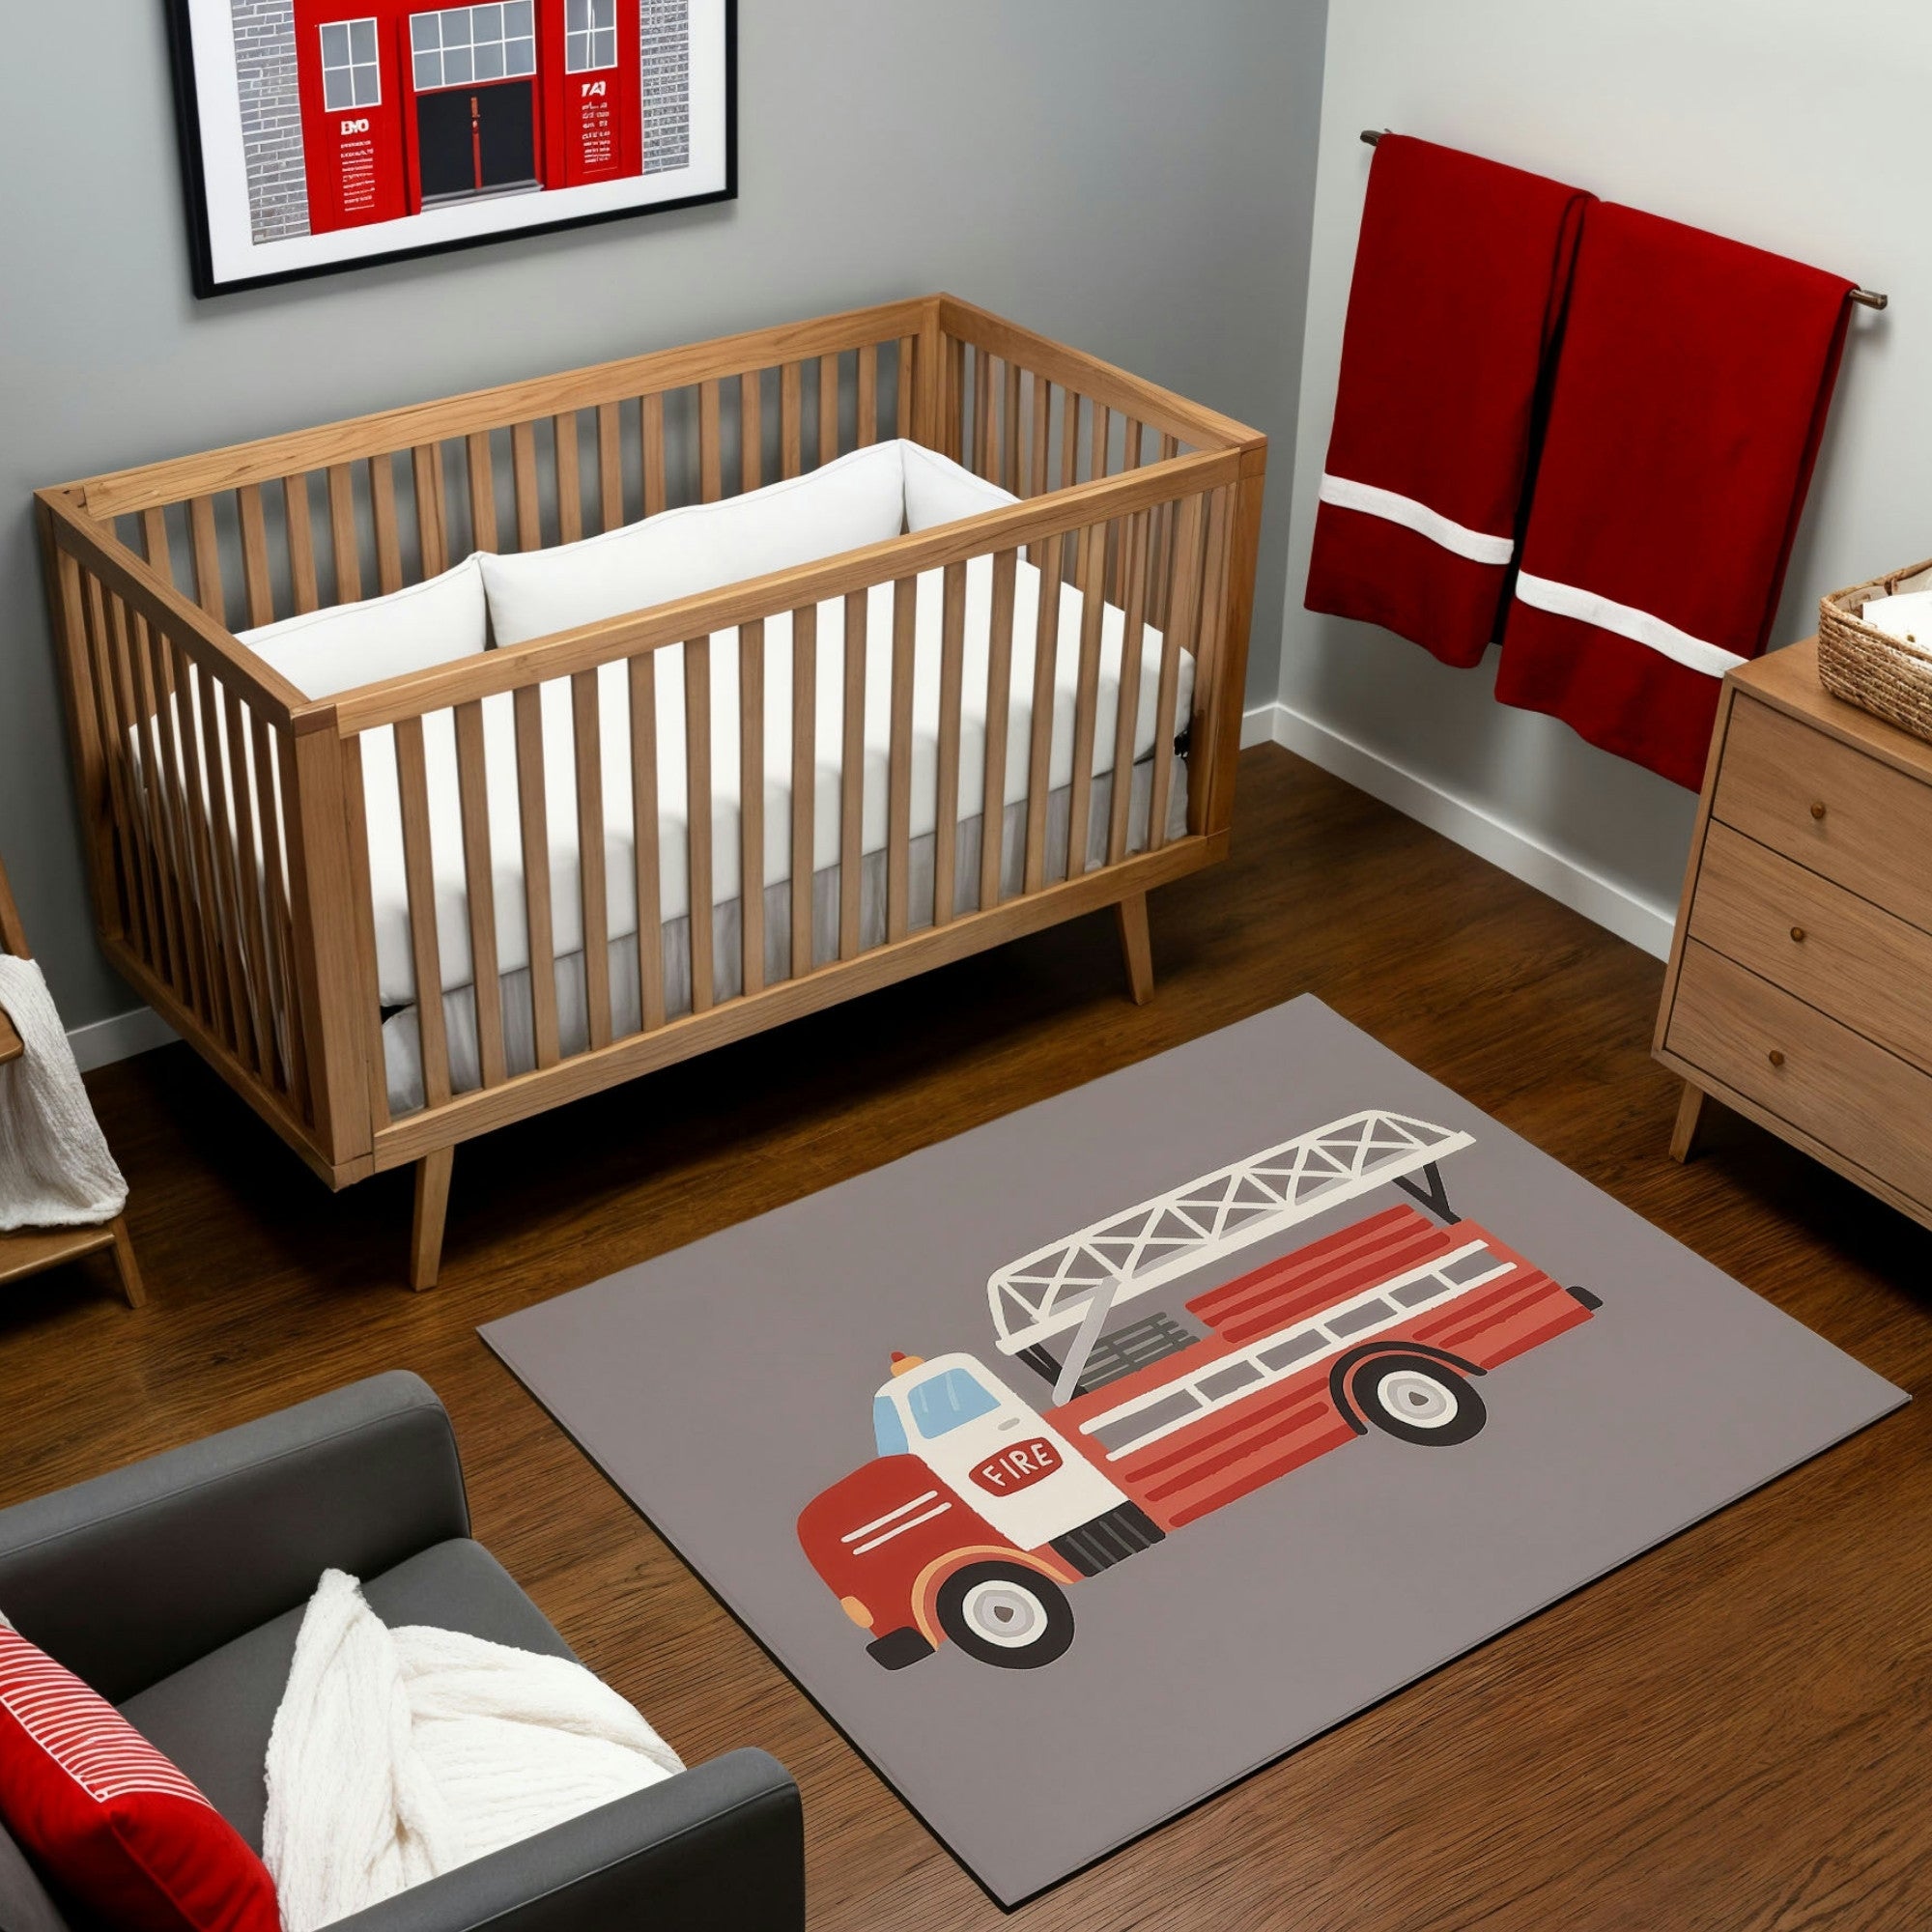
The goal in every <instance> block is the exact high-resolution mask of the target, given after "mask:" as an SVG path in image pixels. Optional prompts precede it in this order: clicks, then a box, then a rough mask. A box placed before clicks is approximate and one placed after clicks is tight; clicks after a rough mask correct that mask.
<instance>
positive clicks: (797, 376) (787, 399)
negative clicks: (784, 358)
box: [779, 362, 805, 477]
mask: <svg viewBox="0 0 1932 1932" xmlns="http://www.w3.org/2000/svg"><path fill="white" fill-rule="evenodd" d="M804 423H805V370H804V367H803V365H802V364H800V363H797V362H787V363H786V364H785V365H784V367H783V368H782V369H781V370H780V371H779V474H780V475H781V477H783V476H796V475H797V474H798V472H799V471H800V469H803V468H804V466H805V442H804V437H805V428H804Z"/></svg>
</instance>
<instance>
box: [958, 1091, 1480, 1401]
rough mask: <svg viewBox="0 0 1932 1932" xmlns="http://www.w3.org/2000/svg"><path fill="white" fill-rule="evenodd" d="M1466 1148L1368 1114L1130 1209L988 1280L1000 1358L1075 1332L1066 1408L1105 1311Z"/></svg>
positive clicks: (1423, 1124) (1457, 1137) (1435, 1132)
mask: <svg viewBox="0 0 1932 1932" xmlns="http://www.w3.org/2000/svg"><path fill="white" fill-rule="evenodd" d="M1474 1145H1475V1138H1474V1136H1473V1135H1471V1134H1466V1133H1463V1132H1461V1131H1459V1130H1453V1129H1451V1128H1448V1127H1438V1126H1434V1125H1432V1124H1431V1123H1430V1122H1427V1121H1418V1120H1414V1119H1411V1118H1410V1117H1409V1116H1408V1115H1406V1114H1391V1113H1387V1112H1384V1111H1382V1110H1381V1109H1378V1108H1371V1109H1369V1110H1368V1111H1366V1112H1364V1113H1360V1114H1350V1115H1349V1116H1348V1118H1347V1119H1345V1120H1340V1121H1331V1122H1328V1123H1327V1124H1326V1125H1325V1126H1321V1127H1315V1128H1311V1129H1310V1130H1309V1131H1308V1132H1307V1133H1304V1134H1297V1135H1295V1137H1294V1138H1293V1140H1287V1141H1283V1142H1282V1143H1281V1144H1280V1145H1279V1146H1278V1147H1271V1148H1264V1149H1263V1150H1262V1151H1261V1152H1259V1153H1254V1154H1250V1155H1248V1156H1247V1158H1246V1159H1244V1160H1237V1161H1234V1162H1232V1163H1230V1165H1228V1166H1227V1167H1221V1168H1216V1169H1215V1170H1214V1172H1213V1173H1212V1174H1204V1175H1202V1176H1201V1177H1200V1178H1199V1179H1195V1180H1190V1181H1188V1182H1186V1183H1185V1184H1184V1185H1183V1186H1180V1187H1176V1188H1172V1189H1170V1190H1169V1191H1168V1192H1167V1193H1165V1194H1161V1195H1156V1196H1155V1197H1154V1198H1153V1199H1152V1200H1149V1201H1139V1202H1136V1203H1135V1204H1134V1206H1133V1207H1131V1208H1123V1209H1122V1210H1121V1212H1119V1213H1117V1214H1110V1215H1108V1216H1107V1218H1106V1219H1105V1220H1102V1221H1095V1222H1094V1223H1093V1224H1092V1225H1091V1226H1090V1227H1086V1228H1082V1229H1081V1230H1079V1232H1078V1233H1077V1234H1072V1235H1067V1236H1065V1237H1063V1238H1062V1239H1060V1240H1057V1241H1051V1242H1049V1243H1048V1244H1047V1245H1046V1246H1045V1247H1042V1248H1037V1249H1035V1250H1034V1252H1033V1253H1032V1254H1030V1255H1022V1256H1021V1257H1020V1258H1019V1259H1018V1260H1017V1261H1011V1262H1009V1263H1008V1264H1006V1266H1005V1267H1002V1268H998V1269H996V1270H995V1271H994V1272H993V1273H992V1274H991V1275H990V1276H989V1277H988V1278H987V1281H986V1299H987V1303H988V1305H989V1306H990V1308H991V1310H992V1317H993V1329H994V1332H995V1334H996V1335H997V1337H998V1346H999V1349H1000V1351H1001V1353H1003V1354H1008V1355H1014V1354H1018V1353H1019V1351H1020V1350H1023V1349H1028V1348H1031V1347H1033V1346H1034V1345H1035V1344H1036V1343H1038V1342H1042V1341H1044V1340H1045V1339H1046V1338H1047V1337H1048V1336H1050V1335H1059V1334H1063V1333H1065V1331H1066V1330H1067V1329H1069V1328H1077V1329H1078V1330H1079V1333H1078V1334H1077V1335H1076V1336H1075V1338H1074V1341H1073V1346H1072V1348H1071V1349H1070V1350H1069V1351H1068V1353H1067V1356H1066V1360H1065V1364H1064V1365H1063V1367H1062V1369H1061V1372H1060V1379H1059V1381H1058V1383H1057V1384H1056V1385H1055V1387H1054V1391H1053V1399H1054V1402H1055V1403H1056V1404H1059V1403H1064V1402H1067V1401H1070V1400H1071V1399H1072V1397H1073V1394H1074V1392H1075V1391H1076V1390H1077V1389H1078V1387H1079V1385H1080V1376H1081V1373H1082V1371H1083V1370H1084V1369H1085V1368H1086V1366H1087V1358H1088V1356H1089V1355H1090V1354H1091V1353H1092V1352H1093V1350H1094V1344H1095V1343H1096V1342H1097V1341H1098V1340H1099V1339H1100V1331H1101V1329H1102V1328H1103V1327H1104V1326H1105V1325H1106V1321H1107V1318H1108V1316H1109V1314H1110V1313H1111V1312H1112V1311H1113V1309H1114V1308H1115V1306H1116V1305H1117V1304H1119V1303H1120V1302H1122V1301H1128V1300H1131V1299H1132V1298H1133V1297H1134V1296H1136V1295H1140V1294H1146V1293H1148V1292H1149V1291H1150V1290H1151V1289H1155V1288H1158V1287H1160V1286H1161V1285H1162V1284H1163V1283H1164V1282H1169V1281H1173V1280H1175V1279H1176V1278H1177V1277H1179V1276H1180V1275H1184V1274H1189V1273H1191V1272H1192V1271H1193V1270H1194V1269H1196V1268H1199V1267H1205V1266H1207V1264H1208V1263H1209V1262H1212V1261H1215V1260H1217V1259H1219V1258H1220V1257H1221V1256H1223V1255H1230V1254H1235V1253H1236V1252H1238V1251H1239V1250H1240V1249H1242V1248H1245V1247H1248V1246H1250V1245H1251V1244H1252V1243H1254V1242H1256V1241H1261V1240H1265V1239H1266V1238H1267V1236H1270V1235H1273V1234H1277V1233H1279V1232H1280V1231H1281V1230H1282V1229H1284V1228H1291V1227H1293V1226H1294V1224H1295V1223H1296V1222H1298V1221H1306V1220H1308V1219H1310V1218H1311V1217H1312V1216H1314V1215H1317V1214H1321V1213H1325V1212H1326V1211H1327V1210H1328V1209H1329V1208H1335V1207H1339V1206H1340V1205H1341V1204H1342V1203H1344V1202H1346V1201H1351V1200H1354V1199H1356V1198H1357V1197H1358V1196H1361V1195H1364V1194H1368V1193H1371V1192H1373V1190H1374V1189H1376V1188H1378V1187H1381V1186H1383V1185H1385V1184H1386V1183H1388V1182H1390V1181H1393V1180H1399V1179H1402V1178H1403V1177H1405V1176H1406V1175H1410V1174H1414V1173H1416V1172H1418V1171H1419V1170H1421V1169H1423V1168H1426V1167H1430V1166H1433V1165H1434V1164H1435V1162H1436V1161H1438V1160H1440V1159H1441V1158H1442V1157H1443V1156H1444V1155H1445V1154H1452V1153H1455V1152H1458V1151H1460V1150H1461V1149H1463V1148H1465V1147H1472V1146H1474Z"/></svg>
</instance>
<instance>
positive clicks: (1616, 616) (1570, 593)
mask: <svg viewBox="0 0 1932 1932" xmlns="http://www.w3.org/2000/svg"><path fill="white" fill-rule="evenodd" d="M1516 594H1517V595H1518V596H1519V597H1520V598H1521V599H1522V601H1523V602H1524V603H1525V604H1528V605H1530V606H1532V607H1533V608H1534V609H1536V610H1538V611H1549V612H1550V613H1551V614H1552V615H1554V616H1558V617H1574V618H1576V620H1577V622H1578V623H1579V624H1594V625H1595V626H1596V627H1597V629H1598V630H1600V631H1614V632H1615V633H1616V634H1617V636H1618V637H1620V638H1628V639H1630V640H1631V641H1632V642H1633V643H1635V644H1642V645H1644V646H1645V647H1646V648H1648V649H1650V650H1653V651H1656V652H1658V653H1659V654H1660V655H1661V656H1663V657H1666V658H1671V659H1674V660H1675V661H1676V662H1677V663H1678V664H1681V665H1685V666H1688V667H1689V668H1690V669H1691V670H1701V671H1702V672H1703V673H1704V674H1705V675H1706V676H1707V677H1722V676H1723V674H1724V673H1725V672H1726V671H1727V670H1729V669H1730V668H1731V667H1732V666H1733V665H1741V664H1743V663H1744V662H1745V660H1744V659H1743V658H1741V657H1739V656H1738V655H1737V653H1736V652H1735V651H1727V650H1724V649H1723V648H1722V647H1721V646H1719V645H1718V644H1707V643H1706V642H1705V641H1704V639H1702V638H1693V637H1692V636H1691V635H1690V632H1689V631H1680V630H1679V629H1678V628H1677V626H1676V625H1675V624H1666V623H1665V622H1664V621H1663V619H1662V617H1654V616H1652V615H1651V613H1650V612H1649V611H1636V610H1633V609H1632V608H1631V606H1630V605H1628V604H1617V603H1613V602H1612V601H1611V600H1610V599H1609V598H1607V597H1600V596H1598V595H1597V593H1596V592H1595V591H1594V590H1579V589H1578V588H1577V586H1576V584H1574V583H1557V582H1552V581H1551V580H1550V579H1549V578H1547V577H1532V576H1531V575H1530V574H1529V572H1528V571H1526V570H1520V571H1518V573H1517V579H1516Z"/></svg>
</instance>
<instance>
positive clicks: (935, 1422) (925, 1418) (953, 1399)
mask: <svg viewBox="0 0 1932 1932" xmlns="http://www.w3.org/2000/svg"><path fill="white" fill-rule="evenodd" d="M906 1400H907V1402H908V1403H910V1404H911V1406H912V1419H913V1421H914V1422H916V1423H917V1424H918V1425H919V1433H920V1434H921V1435H923V1436H924V1437H925V1438H926V1440H927V1441H928V1442H929V1441H931V1439H932V1438H933V1437H934V1436H935V1435H945V1434H946V1432H947V1431H948V1430H949V1429H957V1428H958V1427H959V1425H960V1424H961V1423H962V1422H971V1421H972V1420H973V1418H974V1417H975V1416H977V1415H984V1414H986V1413H987V1411H988V1410H990V1409H995V1408H998V1407H999V1406H1000V1399H999V1397H998V1396H996V1395H994V1394H993V1393H992V1391H991V1390H990V1389H988V1388H987V1387H986V1385H985V1383H983V1382H982V1381H980V1379H979V1378H978V1377H977V1376H970V1375H968V1374H967V1373H966V1371H965V1370H964V1369H948V1370H947V1372H946V1373H945V1374H944V1375H943V1376H934V1377H933V1378H932V1379H931V1380H930V1381H927V1382H921V1383H920V1385H919V1386H918V1387H917V1388H916V1389H914V1390H912V1391H911V1393H910V1394H909V1395H908V1396H907V1397H906Z"/></svg>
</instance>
